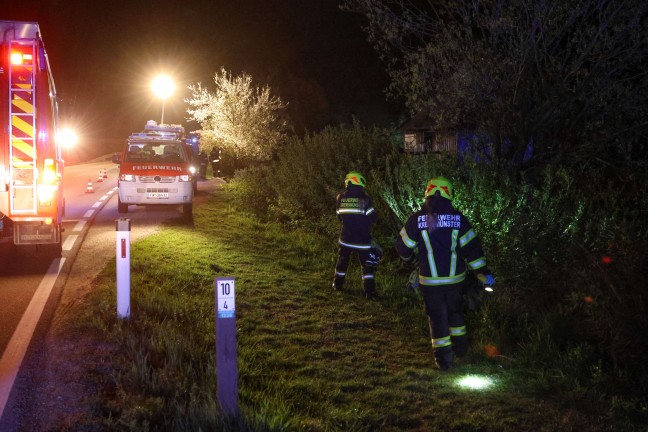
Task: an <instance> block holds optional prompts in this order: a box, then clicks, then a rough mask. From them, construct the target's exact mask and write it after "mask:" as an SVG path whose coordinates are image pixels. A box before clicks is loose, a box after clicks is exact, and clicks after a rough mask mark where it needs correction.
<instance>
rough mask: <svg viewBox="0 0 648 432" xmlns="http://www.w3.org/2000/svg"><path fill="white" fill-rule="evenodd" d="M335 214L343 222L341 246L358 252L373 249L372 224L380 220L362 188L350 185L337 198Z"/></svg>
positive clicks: (369, 198)
mask: <svg viewBox="0 0 648 432" xmlns="http://www.w3.org/2000/svg"><path fill="white" fill-rule="evenodd" d="M335 213H336V214H337V217H338V219H339V220H340V222H342V232H341V233H340V239H339V241H338V243H339V244H340V246H344V247H348V248H350V249H356V250H369V249H371V224H373V223H375V222H376V221H377V220H378V215H377V214H376V210H375V209H374V207H373V203H372V202H371V197H370V196H369V195H367V194H366V193H365V192H364V189H363V188H362V187H361V186H357V185H354V184H349V185H348V186H347V188H346V189H345V190H344V192H343V193H341V194H339V195H338V196H337V199H336V203H335Z"/></svg>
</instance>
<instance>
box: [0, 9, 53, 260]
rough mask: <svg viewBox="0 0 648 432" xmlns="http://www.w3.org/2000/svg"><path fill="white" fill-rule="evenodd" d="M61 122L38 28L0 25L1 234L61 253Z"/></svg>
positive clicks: (22, 24)
mask: <svg viewBox="0 0 648 432" xmlns="http://www.w3.org/2000/svg"><path fill="white" fill-rule="evenodd" d="M57 123H58V107H57V101H56V88H55V86H54V79H53V77H52V70H51V68H50V64H49V60H48V57H47V53H46V51H45V46H44V44H43V40H42V38H41V32H40V28H39V26H38V23H36V22H20V21H0V234H1V235H2V236H3V237H10V236H13V241H14V243H15V244H17V245H26V244H51V245H54V246H55V247H56V248H57V249H58V251H59V252H60V245H61V222H62V218H63V215H64V209H65V203H64V198H63V187H62V186H63V185H62V179H63V155H62V149H61V146H60V145H59V144H58V143H57V142H56V133H57Z"/></svg>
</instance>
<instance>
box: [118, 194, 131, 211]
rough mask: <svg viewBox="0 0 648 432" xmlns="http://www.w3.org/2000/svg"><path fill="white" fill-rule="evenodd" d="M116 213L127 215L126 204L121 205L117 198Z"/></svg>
mask: <svg viewBox="0 0 648 432" xmlns="http://www.w3.org/2000/svg"><path fill="white" fill-rule="evenodd" d="M117 212H118V213H128V204H124V203H122V202H121V200H120V199H119V197H117Z"/></svg>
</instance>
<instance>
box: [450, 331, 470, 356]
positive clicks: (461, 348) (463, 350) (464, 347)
mask: <svg viewBox="0 0 648 432" xmlns="http://www.w3.org/2000/svg"><path fill="white" fill-rule="evenodd" d="M452 351H454V355H455V356H456V357H457V358H461V357H465V356H466V354H467V353H468V337H466V335H465V334H464V335H462V336H458V337H453V338H452Z"/></svg>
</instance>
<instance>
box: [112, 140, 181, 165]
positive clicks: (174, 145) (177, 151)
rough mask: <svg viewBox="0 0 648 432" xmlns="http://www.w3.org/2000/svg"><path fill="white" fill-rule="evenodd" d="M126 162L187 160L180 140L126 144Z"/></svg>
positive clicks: (175, 161) (178, 161)
mask: <svg viewBox="0 0 648 432" xmlns="http://www.w3.org/2000/svg"><path fill="white" fill-rule="evenodd" d="M125 161H126V162H162V163H164V162H166V163H181V162H187V156H186V153H185V151H184V148H183V147H182V143H180V142H164V143H161V142H137V143H129V144H128V152H127V153H126V160H125Z"/></svg>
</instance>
